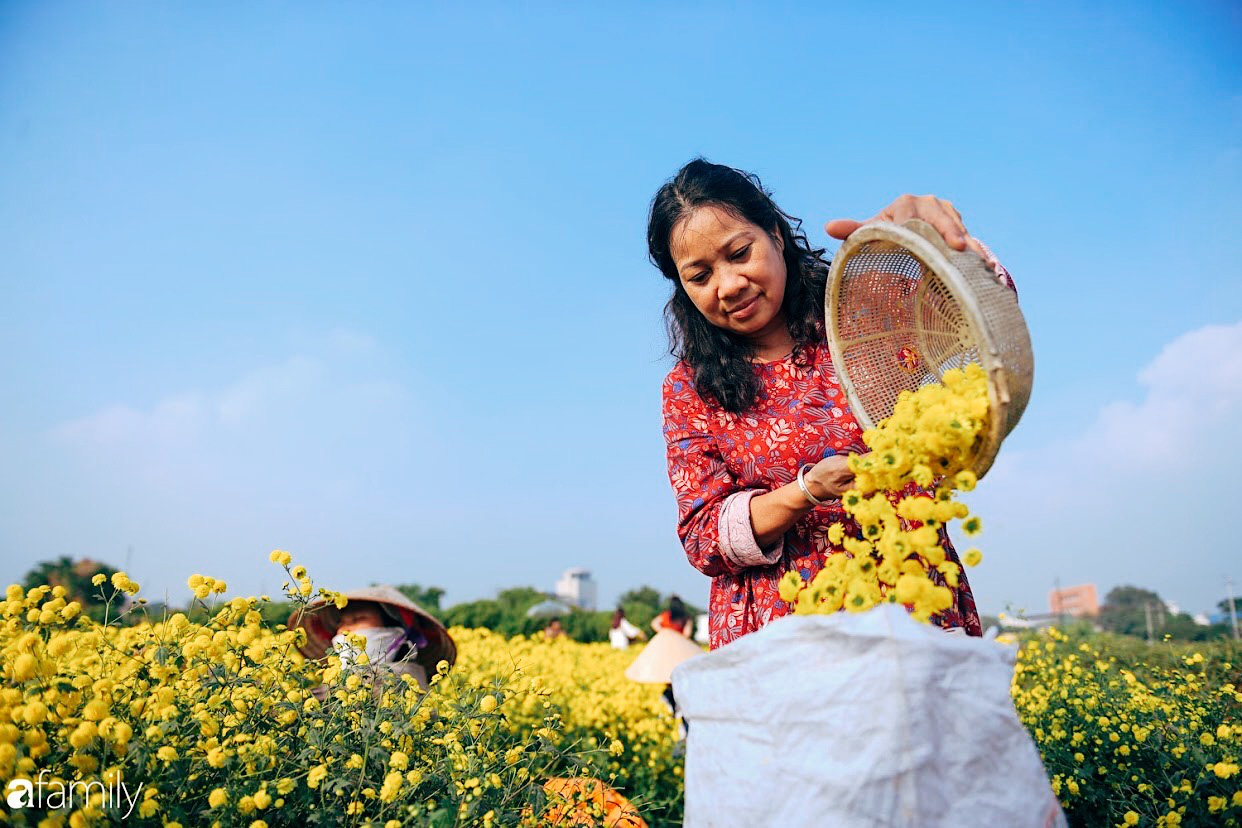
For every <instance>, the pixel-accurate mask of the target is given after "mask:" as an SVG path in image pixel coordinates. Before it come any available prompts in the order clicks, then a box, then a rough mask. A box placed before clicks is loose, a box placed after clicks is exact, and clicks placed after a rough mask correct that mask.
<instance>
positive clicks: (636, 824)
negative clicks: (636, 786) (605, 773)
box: [543, 776, 647, 828]
mask: <svg viewBox="0 0 1242 828" xmlns="http://www.w3.org/2000/svg"><path fill="white" fill-rule="evenodd" d="M543 789H544V790H545V791H547V792H548V795H549V796H550V797H553V798H554V799H553V802H552V804H551V805H550V806H549V807H548V810H547V812H545V813H544V815H543V820H544V824H545V825H565V826H569V825H597V824H600V823H598V822H597V821H596V817H594V816H592V814H591V811H592V806H596V807H598V809H599V810H600V811H602V812H603V815H604V816H603V823H602V824H603V825H604V828H647V823H646V821H645V820H644V819H643V818H642V817H641V816H639V815H638V809H637V808H635V807H634V806H633V805H631V804H630V801H629V800H628V799H626V798H625V797H624V796H622V795H621V794H619V793H617V792H616V791H615V790H613V789H612V788H610V787H609V786H608V785H606V784H604V783H603V782H601V781H600V780H598V779H591V778H586V777H576V778H573V779H569V778H566V777H563V776H554V777H553V778H551V779H549V780H548V781H547V782H545V783H543ZM555 797H559V798H560V799H564V800H567V801H566V802H564V803H561V802H557V801H556V800H555Z"/></svg>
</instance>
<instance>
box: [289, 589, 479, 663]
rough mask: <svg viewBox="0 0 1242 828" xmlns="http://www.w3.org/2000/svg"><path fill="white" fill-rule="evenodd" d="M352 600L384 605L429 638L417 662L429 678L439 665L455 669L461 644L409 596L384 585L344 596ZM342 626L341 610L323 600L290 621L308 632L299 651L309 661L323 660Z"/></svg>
mask: <svg viewBox="0 0 1242 828" xmlns="http://www.w3.org/2000/svg"><path fill="white" fill-rule="evenodd" d="M343 594H344V595H345V597H346V598H348V599H349V600H351V601H374V602H375V603H377V604H383V605H384V606H385V609H387V610H388V611H389V612H390V613H391V614H392V615H394V616H395V617H397V618H399V619H400V623H401V624H402V625H403V626H404V627H405V628H406V629H407V630H408V629H414V630H415V631H417V632H420V633H422V634H423V637H424V638H426V639H427V646H426V647H420V648H419V650H418V655H416V656H415V657H414V660H415V661H416V662H418V663H419V664H421V665H423V667H425V668H426V670H427V675H428V676H432V675H435V672H436V665H437V664H439V663H440V662H441V661H447V662H448V663H449V666H452V665H453V663H454V662H455V661H457V645H456V644H455V643H453V638H452V636H450V635H449V634H448V630H446V629H445V628H444V625H443V624H441V623H440V622H439V621H437V620H436V618H435V616H433V615H432V614H431V613H429V612H427V611H426V610H425V609H423V608H422V607H420V606H419V605H418V604H416V603H414V602H413V601H411V600H410V599H409V598H407V597H406V596H405V593H403V592H401V590H399V589H397V588H396V587H392V586H388V585H387V584H380V585H379V586H372V587H367V588H365V589H355V590H351V591H349V592H346V593H343ZM340 625H341V611H340V610H338V609H337V608H336V605H335V604H333V603H331V602H325V601H324V600H323V599H322V598H316V599H314V600H312V601H311V602H310V603H309V604H308V605H307V607H306V611H305V612H303V611H301V610H297V611H295V612H294V613H293V615H292V616H290V618H289V629H293V630H295V629H298V628H299V627H300V628H302V629H303V630H306V643H305V644H303V645H302V646H301V647H300V648H299V649H300V650H301V651H302V655H304V656H306V657H307V658H309V659H312V660H314V659H320V658H323V657H324V654H325V653H327V651H328V648H329V647H331V646H332V636H334V635H336V632H337V628H338V627H340Z"/></svg>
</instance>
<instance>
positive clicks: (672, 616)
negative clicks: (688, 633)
mask: <svg viewBox="0 0 1242 828" xmlns="http://www.w3.org/2000/svg"><path fill="white" fill-rule="evenodd" d="M689 617H690V613H688V612H686V605H685V604H683V603H682V602H681V599H680V598H678V597H677V596H676V595H670V596H669V599H668V620H669V621H685V620H686V619H687V618H689Z"/></svg>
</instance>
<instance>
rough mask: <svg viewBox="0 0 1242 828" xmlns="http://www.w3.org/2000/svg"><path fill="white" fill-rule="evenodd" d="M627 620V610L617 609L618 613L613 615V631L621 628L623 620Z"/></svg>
mask: <svg viewBox="0 0 1242 828" xmlns="http://www.w3.org/2000/svg"><path fill="white" fill-rule="evenodd" d="M623 618H625V610H623V609H621V607H617V611H616V612H614V613H613V614H612V629H614V630H615V629H616V628H617V627H619V626H621V620H622V619H623Z"/></svg>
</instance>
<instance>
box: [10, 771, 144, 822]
mask: <svg viewBox="0 0 1242 828" xmlns="http://www.w3.org/2000/svg"><path fill="white" fill-rule="evenodd" d="M46 775H47V771H46V770H41V771H39V776H38V778H37V779H34V780H31V779H13V780H11V781H10V782H9V786H8V788H7V790H6V791H5V794H6V795H5V799H6V801H7V802H8V803H9V807H10V808H12V809H13V810H15V811H16V810H17V809H18V808H39V809H40V810H42V809H45V808H47V809H54V810H60V809H61V808H73V807H75V805H74V803H75V802H76V803H77V806H82V805H86V803H87V802H89V801H90V798H91V797H92V796H97V797H98V800H97V801H96V803H95V804H96V805H98V806H99V807H100V808H105V809H110V808H116V809H123V810H124V811H125V813H124V814H123V815H122V817H121V819H126V818H127V817H128V816H129V815H130V814H131V813H133V811H134V805H135V804H137V802H138V794H140V793H142V785H143V784H144V783H139V785H138V789H137V790H135V791H134V793H133V796H130V793H129V789H128V788H126V787H125V781H124V780H123V779H121V778H120V777H119V776H118V777H117V778H116V779H115V780H114V781H113V782H110V783H108V784H106V785H105V784H104V783H103V782H100V781H98V780H97V781H95V782H80V781H79V782H62V781H61V780H59V779H49V780H47V781H44V779H43V777H44V776H46Z"/></svg>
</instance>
